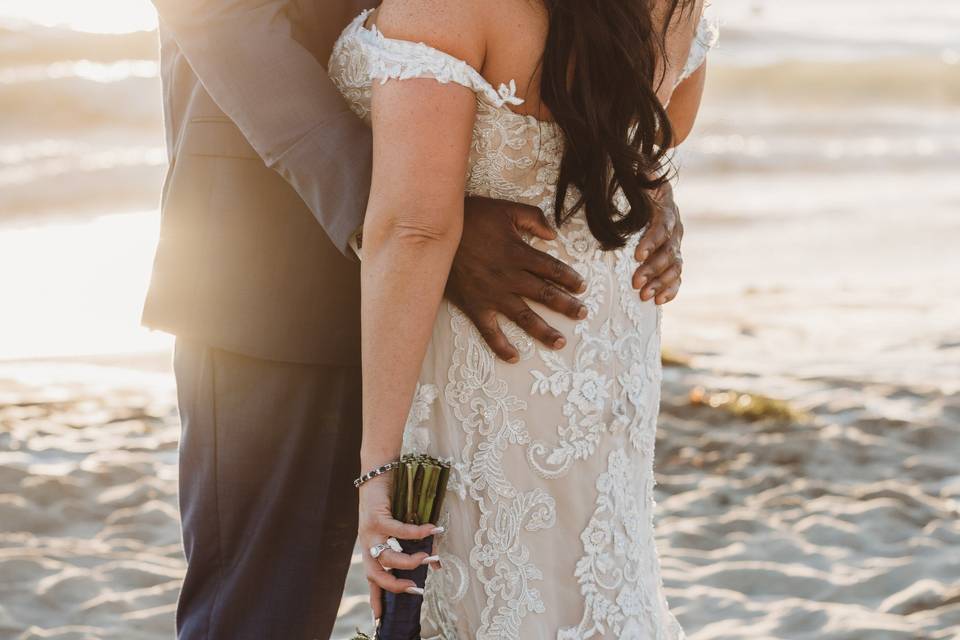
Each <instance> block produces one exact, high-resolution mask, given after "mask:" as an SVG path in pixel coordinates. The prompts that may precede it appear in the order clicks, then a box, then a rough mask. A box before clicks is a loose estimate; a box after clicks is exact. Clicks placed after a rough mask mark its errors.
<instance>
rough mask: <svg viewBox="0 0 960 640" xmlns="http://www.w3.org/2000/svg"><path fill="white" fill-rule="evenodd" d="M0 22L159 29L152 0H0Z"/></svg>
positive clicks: (87, 28)
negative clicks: (16, 21) (14, 21)
mask: <svg viewBox="0 0 960 640" xmlns="http://www.w3.org/2000/svg"><path fill="white" fill-rule="evenodd" d="M0 19H4V20H8V19H13V20H25V21H27V22H33V23H36V24H39V25H43V26H45V27H65V28H68V29H74V30H77V31H88V32H92V33H126V32H130V31H147V30H151V29H155V28H156V27H157V16H156V13H155V11H154V9H153V5H152V4H150V2H149V0H84V1H82V2H80V1H78V0H0Z"/></svg>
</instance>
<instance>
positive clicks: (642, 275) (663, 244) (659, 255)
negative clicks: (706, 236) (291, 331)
mask: <svg viewBox="0 0 960 640" xmlns="http://www.w3.org/2000/svg"><path fill="white" fill-rule="evenodd" d="M655 199H656V200H657V202H658V203H659V205H660V206H659V207H658V208H657V209H656V210H655V211H654V213H653V216H652V217H651V218H650V224H649V225H647V227H648V228H647V231H646V232H645V233H644V234H643V237H642V238H640V242H639V243H637V250H636V252H635V257H636V259H637V262H638V263H639V266H638V267H637V270H636V271H635V272H634V274H633V288H634V289H639V290H640V299H641V300H650V299H651V298H653V299H654V302H656V303H657V304H664V303H665V302H670V301H671V300H673V299H674V298H675V297H677V292H678V291H679V290H680V276H681V275H682V273H683V258H682V257H681V255H680V242H681V241H682V240H683V223H682V222H680V211H679V209H677V203H676V202H674V200H673V187H671V186H670V183H669V182H667V183H666V184H664V185H663V186H662V187H661V188H660V190H659V191H658V192H657V193H656V195H655Z"/></svg>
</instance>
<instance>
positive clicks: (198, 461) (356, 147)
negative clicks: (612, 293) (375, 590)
mask: <svg viewBox="0 0 960 640" xmlns="http://www.w3.org/2000/svg"><path fill="white" fill-rule="evenodd" d="M154 3H155V5H156V7H157V9H158V12H159V15H160V34H161V70H162V76H163V89H164V91H163V98H164V115H165V119H166V130H167V146H168V149H169V152H170V169H169V173H168V175H167V179H166V181H165V183H164V189H163V202H162V208H163V215H162V226H161V231H160V242H159V246H158V248H157V254H156V259H155V264H154V271H153V277H152V281H151V285H150V291H149V293H148V296H147V300H146V305H145V309H144V312H143V322H144V324H146V325H147V326H149V327H152V328H155V329H161V330H165V331H169V332H171V333H174V334H176V336H177V341H176V352H175V370H176V378H177V387H178V395H179V398H178V399H179V405H180V415H181V420H182V425H183V426H182V435H181V442H180V510H181V517H182V523H183V543H184V549H185V552H186V557H187V573H186V577H185V579H184V583H183V588H182V591H181V594H180V600H179V603H178V606H177V633H178V637H179V638H180V639H181V640H248V639H249V640H311V639H314V638H324V639H325V638H327V637H329V635H330V631H331V629H332V627H333V623H334V620H335V617H336V614H337V609H338V607H339V604H340V597H341V593H342V589H343V581H344V576H345V575H346V572H347V568H348V566H349V564H350V557H351V553H352V548H353V545H354V540H355V536H356V530H357V503H356V493H355V490H354V488H353V485H352V484H351V480H352V479H353V478H354V477H356V476H357V475H358V474H359V471H360V470H359V468H358V466H359V443H360V430H361V423H360V350H359V346H360V345H359V333H360V318H359V296H360V287H359V277H358V276H359V265H358V262H357V260H356V258H355V256H353V255H352V252H351V249H350V244H351V240H352V239H353V238H354V237H355V234H356V231H357V230H358V228H359V227H360V225H361V223H362V217H363V213H364V208H365V204H366V198H367V190H368V187H369V181H370V157H371V148H370V145H371V138H370V132H369V130H368V129H367V128H366V127H365V125H363V124H362V123H361V121H360V120H359V119H357V118H356V117H355V116H354V115H353V114H352V113H351V112H350V111H349V110H348V108H347V106H346V105H345V104H344V102H343V101H342V99H341V98H340V95H339V94H338V93H337V92H336V90H335V89H334V87H333V85H332V84H331V82H330V80H329V78H328V77H327V75H326V71H325V69H324V66H323V64H324V63H325V62H326V59H327V57H328V56H329V53H330V49H331V47H332V44H333V42H334V40H335V39H336V37H337V36H338V34H339V32H340V30H341V29H342V28H343V27H344V26H345V25H346V24H347V23H348V22H349V21H350V19H351V18H353V17H354V16H355V15H356V14H357V13H359V12H360V10H361V9H363V8H366V7H367V6H369V5H370V4H372V2H371V1H370V0H193V1H188V0H154ZM538 230H539V231H540V233H548V232H549V231H548V230H547V227H546V223H545V221H544V219H543V216H542V214H541V213H540V212H539V210H537V209H532V208H527V207H524V206H522V205H516V204H511V203H505V202H496V201H491V200H482V199H468V201H467V204H466V212H465V221H464V233H463V240H462V242H461V245H460V249H459V253H458V255H457V258H456V260H455V263H454V267H453V270H452V272H451V276H450V282H449V285H448V291H447V294H448V297H449V298H450V299H451V300H452V301H453V302H455V303H456V304H457V305H459V306H460V307H461V308H462V309H463V310H464V311H465V312H466V314H467V315H468V316H469V317H470V318H471V320H473V322H474V323H475V324H476V325H477V327H478V328H479V329H480V332H481V333H482V334H483V336H484V338H485V339H486V340H487V342H488V343H489V344H490V347H491V348H492V349H493V350H494V351H495V352H496V353H497V354H498V355H499V356H500V357H502V358H504V359H506V360H510V359H512V358H514V357H515V356H516V355H517V352H516V350H515V349H514V348H513V346H512V345H510V343H509V342H508V341H507V339H506V338H505V337H504V335H503V333H502V332H501V331H500V329H499V326H498V324H497V320H496V318H497V314H498V313H499V314H502V315H504V316H506V317H507V318H510V319H512V320H514V321H516V322H517V323H518V324H520V326H521V327H523V328H524V329H525V330H526V331H527V332H528V333H529V334H530V335H532V336H533V337H534V338H536V339H538V340H540V341H541V342H543V343H545V344H547V345H552V346H560V345H562V343H563V339H564V338H563V337H561V336H560V334H559V333H558V332H557V331H556V330H555V329H553V328H552V327H550V326H548V325H547V324H546V323H545V322H544V321H543V319H542V318H540V317H539V316H538V315H537V314H535V313H534V312H533V311H532V310H531V309H530V308H529V307H528V306H527V304H526V302H524V298H527V299H533V300H537V301H538V302H541V303H543V304H545V305H547V306H548V307H550V308H553V309H555V310H557V311H559V312H561V313H564V314H567V315H569V316H570V317H572V318H576V317H577V312H578V310H579V308H580V306H581V305H580V302H579V301H578V300H577V298H576V297H575V296H573V295H571V292H577V291H578V290H579V289H580V286H581V279H580V277H579V276H578V275H577V274H576V272H575V271H573V270H572V269H571V268H570V267H568V266H566V265H564V264H562V263H560V262H558V261H556V260H554V259H553V258H551V257H550V256H547V255H546V254H543V253H540V252H538V251H536V250H534V249H532V248H530V247H529V246H528V245H526V244H525V243H524V242H523V241H522V239H521V236H520V233H521V232H536V231H538ZM681 232H682V228H681V227H680V225H679V220H678V216H677V213H676V209H675V207H674V206H673V201H672V195H671V194H669V193H667V194H665V199H664V206H663V209H662V211H661V212H660V214H659V215H658V216H657V217H656V218H655V219H654V220H653V222H652V224H651V231H650V232H649V233H648V234H647V235H646V238H645V240H644V244H642V245H641V247H640V249H638V258H646V259H645V260H642V261H641V263H640V265H639V268H638V275H637V278H636V280H637V284H640V282H639V280H640V279H641V278H642V279H643V280H645V282H646V284H645V286H644V288H643V289H642V290H641V293H640V295H641V297H644V298H645V299H649V298H650V297H652V296H653V295H654V292H655V293H656V297H657V300H658V301H661V302H662V301H666V300H669V299H670V298H672V297H673V295H675V294H676V288H677V286H679V275H680V259H679V242H680V235H681ZM644 251H646V252H647V253H649V256H645V255H644ZM530 274H532V275H533V276H534V277H533V278H531V277H530ZM558 341H560V342H558Z"/></svg>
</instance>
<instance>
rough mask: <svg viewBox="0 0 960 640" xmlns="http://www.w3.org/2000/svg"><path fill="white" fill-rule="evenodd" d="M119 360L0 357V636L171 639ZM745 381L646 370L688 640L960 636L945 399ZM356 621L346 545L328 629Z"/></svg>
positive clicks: (669, 559) (154, 395) (165, 580)
mask: <svg viewBox="0 0 960 640" xmlns="http://www.w3.org/2000/svg"><path fill="white" fill-rule="evenodd" d="M163 358H164V356H160V357H159V358H158V359H159V361H161V362H162V361H163ZM135 364H137V365H138V366H140V368H139V369H131V368H130V366H131V362H130V361H129V360H124V361H120V362H116V363H109V362H103V361H101V362H100V363H97V364H96V365H95V366H81V365H79V364H77V363H75V362H74V363H67V364H54V363H49V362H42V363H29V364H23V363H15V364H13V363H7V364H4V365H2V366H0V576H2V578H0V638H4V639H7V638H9V639H11V640H12V639H16V640H27V639H33V638H37V639H39V638H56V639H59V640H67V639H70V640H80V639H88V638H91V639H92V638H117V639H120V638H123V639H125V640H139V639H143V640H154V639H157V640H159V639H161V638H170V637H172V628H173V626H172V625H173V611H174V603H175V601H176V595H177V590H178V586H179V579H180V577H181V576H182V573H183V559H182V552H181V548H180V544H179V530H178V524H177V509H176V443H177V435H178V423H177V418H176V411H175V405H174V402H173V394H172V388H171V387H170V380H169V377H168V376H169V374H168V373H163V372H151V371H144V370H143V368H142V365H143V362H139V363H135ZM756 380H757V379H756V378H754V379H753V380H751V379H750V378H749V377H745V376H736V375H719V374H718V373H717V372H715V371H707V370H704V369H697V368H695V367H692V366H676V365H674V366H670V367H668V368H667V370H666V375H665V383H664V400H663V409H662V417H661V427H660V435H659V438H658V441H657V468H658V476H657V477H658V482H659V486H658V493H657V499H658V503H659V506H658V519H657V521H658V530H657V531H658V544H659V548H660V553H661V556H662V562H663V567H664V580H665V583H666V586H667V595H668V598H669V600H670V602H671V605H672V607H673V609H674V611H675V612H676V614H677V615H678V617H679V619H680V621H681V623H682V624H683V625H684V627H685V628H686V630H687V632H688V634H689V636H690V638H691V640H708V639H719V638H730V639H733V638H780V639H791V640H800V639H804V638H810V639H813V638H817V639H820V640H827V639H831V640H832V639H841V638H845V639H854V638H864V639H866V638H869V639H870V640H877V639H887V638H891V639H893V638H896V639H900V638H902V639H920V638H925V639H927V638H928V639H934V638H943V639H946V638H957V637H960V584H958V580H957V578H958V576H960V521H958V516H960V512H958V509H960V437H958V436H960V397H957V396H956V395H947V394H944V393H941V392H940V391H938V390H936V389H934V388H930V387H921V386H915V387H910V386H903V385H891V384H878V383H858V382H856V381H852V380H841V379H805V380H791V381H790V386H791V387H792V388H793V389H794V393H793V394H792V396H791V397H790V398H789V405H783V406H781V405H779V404H777V405H774V406H773V410H771V409H770V408H769V407H768V408H767V409H766V411H765V413H766V414H767V415H768V416H770V417H761V418H760V419H748V418H747V417H744V416H740V415H737V413H736V412H734V411H731V409H730V408H729V407H727V406H725V405H723V403H722V401H723V400H724V396H723V395H722V394H721V393H719V392H722V391H726V390H730V389H736V390H752V389H755V388H757V387H758V386H762V385H755V384H752V383H753V382H756ZM91 381H95V382H91ZM785 382H786V381H785V380H782V379H781V380H780V381H779V382H778V384H780V385H781V386H783V385H785ZM766 386H771V380H770V379H767V380H766ZM774 386H775V385H774ZM711 402H712V403H713V404H715V405H718V406H716V407H712V406H710V404H711ZM785 407H789V409H788V410H787V409H785ZM778 411H779V415H778ZM750 418H756V416H751V417H750ZM368 616H369V613H368V609H367V606H366V598H365V582H364V579H363V576H362V571H361V568H360V565H359V563H358V562H356V561H355V562H354V565H353V567H352V568H351V572H350V575H349V577H348V580H347V591H346V594H345V597H344V599H343V601H342V604H341V610H340V617H339V619H338V621H337V626H336V629H335V633H334V636H333V637H334V638H347V637H348V636H349V634H350V633H351V632H352V631H353V628H354V627H355V626H357V625H359V626H361V627H362V628H368V627H369V623H368V619H369V618H368Z"/></svg>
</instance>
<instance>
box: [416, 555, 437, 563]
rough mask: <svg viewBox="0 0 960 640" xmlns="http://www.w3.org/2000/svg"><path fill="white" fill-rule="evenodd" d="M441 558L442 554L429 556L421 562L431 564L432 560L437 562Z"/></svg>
mask: <svg viewBox="0 0 960 640" xmlns="http://www.w3.org/2000/svg"><path fill="white" fill-rule="evenodd" d="M439 559H440V556H427V557H426V558H424V559H423V560H421V561H420V564H430V563H431V562H437V561H438V560H439Z"/></svg>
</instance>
